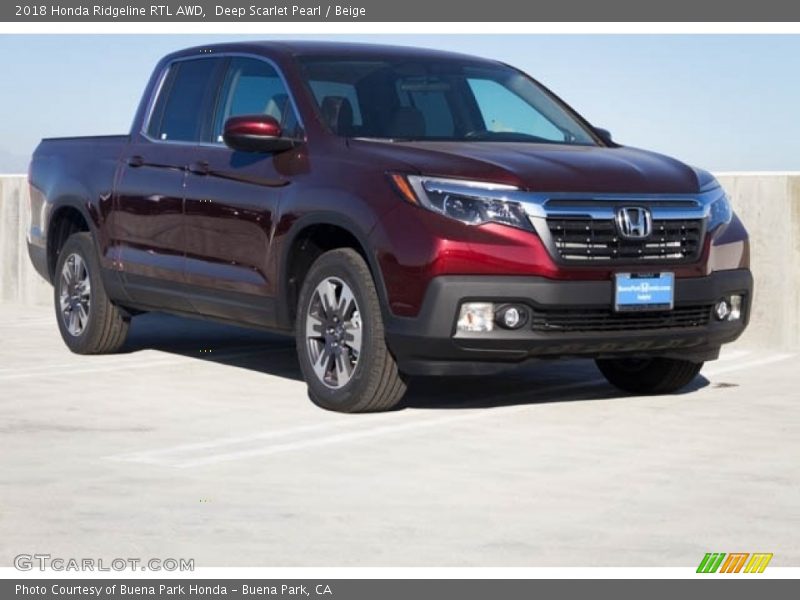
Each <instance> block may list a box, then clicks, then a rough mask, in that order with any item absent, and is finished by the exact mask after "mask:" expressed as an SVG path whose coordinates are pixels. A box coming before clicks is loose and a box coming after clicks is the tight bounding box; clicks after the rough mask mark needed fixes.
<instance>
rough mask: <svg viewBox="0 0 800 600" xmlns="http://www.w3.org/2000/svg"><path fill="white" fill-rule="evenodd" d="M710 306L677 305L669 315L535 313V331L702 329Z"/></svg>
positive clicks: (578, 311)
mask: <svg viewBox="0 0 800 600" xmlns="http://www.w3.org/2000/svg"><path fill="white" fill-rule="evenodd" d="M711 308H712V305H710V304H706V305H701V306H677V307H675V308H674V309H673V310H671V311H668V312H622V313H618V312H614V311H612V310H610V309H605V308H603V309H584V308H580V309H566V310H565V309H557V310H539V309H537V310H534V311H533V317H532V319H531V322H532V327H533V330H534V331H562V332H563V331H627V330H631V329H673V328H678V327H703V326H704V325H708V322H709V320H710V318H711Z"/></svg>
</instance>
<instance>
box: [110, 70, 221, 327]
mask: <svg viewBox="0 0 800 600" xmlns="http://www.w3.org/2000/svg"><path fill="white" fill-rule="evenodd" d="M223 63H224V61H223V60H222V59H219V58H199V59H191V60H179V61H176V62H174V63H172V65H170V66H169V68H168V70H167V72H166V74H165V75H164V78H163V80H162V83H161V85H160V86H159V92H158V93H157V94H158V95H157V97H156V98H155V101H154V103H153V105H152V110H151V111H150V115H149V119H148V120H147V123H146V124H145V126H144V128H143V131H142V132H141V134H139V135H134V136H133V137H132V141H131V144H130V145H129V147H128V148H127V151H126V152H125V154H124V155H123V158H122V160H123V165H122V171H121V175H120V177H119V179H118V182H117V186H116V189H115V199H114V203H113V215H112V226H111V231H112V235H113V236H114V238H115V241H114V243H115V244H116V245H117V248H118V250H117V258H118V267H119V268H121V270H122V272H123V282H124V284H125V288H126V290H127V292H128V295H129V296H130V297H131V299H132V300H134V301H135V302H136V303H139V304H144V305H147V306H153V307H160V308H171V309H174V310H184V311H191V310H193V306H192V305H191V303H190V302H189V301H188V300H187V297H186V292H185V280H184V262H185V247H186V227H185V221H184V218H185V211H184V199H185V198H184V196H185V185H186V176H187V172H188V167H189V165H191V164H192V163H193V162H194V161H196V160H197V157H196V154H197V151H198V143H199V142H200V140H201V139H202V137H203V136H204V135H205V134H206V131H207V130H208V128H209V127H210V122H211V119H210V114H211V112H212V110H213V106H212V105H213V102H214V93H213V91H214V86H215V84H216V78H217V77H218V76H219V74H220V69H221V67H222V65H223Z"/></svg>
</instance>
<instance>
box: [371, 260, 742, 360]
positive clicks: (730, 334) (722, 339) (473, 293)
mask: <svg viewBox="0 0 800 600" xmlns="http://www.w3.org/2000/svg"><path fill="white" fill-rule="evenodd" d="M752 291H753V278H752V275H751V274H750V271H749V270H747V269H736V270H728V271H717V272H715V273H712V274H711V275H709V276H706V277H690V278H681V279H676V281H675V309H676V310H678V309H680V308H681V307H688V306H704V305H708V306H709V311H710V310H711V309H710V306H711V305H713V304H714V303H715V302H717V301H718V300H719V299H720V298H722V297H724V296H727V295H730V294H741V295H742V296H743V297H744V298H743V306H742V317H741V319H740V320H738V321H730V322H729V321H723V322H720V321H717V320H716V319H714V318H713V316H710V318H708V319H707V322H704V323H703V324H702V325H694V326H668V327H663V328H662V327H659V328H650V329H613V328H612V329H607V330H604V331H581V330H570V331H537V330H534V329H533V328H532V327H531V326H530V324H528V325H526V326H525V327H523V328H521V329H518V330H506V329H500V328H495V329H494V331H491V332H488V333H479V334H475V333H470V334H464V333H456V318H457V315H458V310H459V307H460V305H461V303H462V302H466V301H472V302H479V301H486V302H495V303H507V302H514V303H520V304H525V305H526V306H528V307H530V308H531V309H532V310H537V311H544V312H546V311H548V310H564V309H583V310H587V311H591V310H598V309H601V310H602V309H608V310H609V311H610V310H611V307H612V303H613V282H612V281H610V280H607V281H560V280H553V279H546V278H543V277H514V276H473V275H468V276H464V275H459V276H442V277H437V278H434V279H433V280H432V282H431V284H430V285H429V287H428V290H427V292H426V294H425V299H424V302H423V304H422V308H421V310H420V312H419V314H418V316H417V317H415V318H406V317H389V318H388V319H387V322H386V334H387V339H388V342H389V347H390V348H391V350H392V352H393V354H394V355H395V357H396V359H397V361H398V364H399V366H400V369H401V370H402V371H403V372H405V373H408V374H420V375H423V374H424V375H439V374H455V373H473V374H478V373H486V372H493V371H498V370H502V369H503V368H505V367H506V366H507V365H508V364H509V363H512V364H513V363H518V362H521V361H524V360H527V359H530V358H562V357H584V358H598V357H604V358H610V357H622V356H665V357H675V358H683V359H688V360H693V361H696V362H701V361H704V360H713V359H714V358H717V356H718V354H719V348H720V346H721V345H722V344H725V343H728V342H732V341H733V340H735V339H736V338H738V337H739V336H740V335H741V333H742V332H743V331H744V329H745V327H746V326H747V322H748V319H749V315H750V303H751V300H752V296H753V293H752Z"/></svg>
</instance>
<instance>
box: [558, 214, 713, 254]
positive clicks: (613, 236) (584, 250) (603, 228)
mask: <svg viewBox="0 0 800 600" xmlns="http://www.w3.org/2000/svg"><path fill="white" fill-rule="evenodd" d="M547 228H548V229H549V231H550V236H551V239H552V243H553V247H554V248H555V251H556V252H557V253H558V255H559V257H560V258H561V259H562V260H564V261H570V262H601V263H602V262H604V263H658V262H671V263H683V262H692V261H694V260H697V258H698V256H699V255H700V252H701V250H702V246H703V220H702V219H654V220H653V232H652V234H651V235H650V236H648V237H647V238H645V239H641V240H639V239H624V238H622V237H621V236H620V234H619V231H618V230H617V225H616V223H615V221H614V220H613V219H592V218H586V217H579V216H576V217H571V216H570V217H562V216H559V217H549V218H547Z"/></svg>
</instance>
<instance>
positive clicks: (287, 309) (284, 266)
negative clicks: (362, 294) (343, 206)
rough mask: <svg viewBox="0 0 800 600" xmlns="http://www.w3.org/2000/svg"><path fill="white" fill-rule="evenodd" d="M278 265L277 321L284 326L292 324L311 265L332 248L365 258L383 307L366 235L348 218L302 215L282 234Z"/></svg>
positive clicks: (375, 263)
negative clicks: (343, 249) (353, 251)
mask: <svg viewBox="0 0 800 600" xmlns="http://www.w3.org/2000/svg"><path fill="white" fill-rule="evenodd" d="M281 247H282V251H281V254H280V260H279V265H278V273H279V274H278V277H279V289H280V290H282V291H281V293H280V294H279V298H278V303H277V307H278V311H277V317H278V321H279V323H280V324H281V325H282V326H285V327H286V328H287V329H289V328H291V327H293V325H294V320H295V316H296V315H295V310H296V306H297V300H298V297H299V294H300V289H301V287H302V285H303V280H304V278H305V275H306V274H307V273H308V269H309V268H310V266H311V264H312V263H313V262H314V260H316V258H317V257H318V256H320V255H321V254H322V253H323V252H327V251H328V250H334V249H336V248H353V249H354V250H356V251H357V252H358V253H359V254H360V255H361V256H362V257H363V258H364V260H365V261H366V263H367V266H368V267H369V270H370V273H371V274H372V278H373V280H374V281H375V288H376V289H377V291H378V298H379V300H380V303H381V311H382V312H384V313H386V310H387V308H386V307H387V306H388V303H387V293H386V286H385V284H384V281H383V274H382V273H381V270H380V265H379V264H378V260H377V257H376V256H375V255H374V253H373V252H372V251H371V247H370V245H369V242H368V234H367V232H364V231H363V230H362V228H360V227H359V226H358V225H357V224H356V223H355V222H354V221H353V220H352V219H349V218H348V217H346V216H344V215H342V214H340V213H333V212H318V213H312V214H307V215H304V216H303V217H301V218H299V219H298V220H297V221H295V222H294V223H293V224H292V226H291V228H290V230H289V231H288V232H287V233H286V234H285V238H284V241H283V243H282V245H281Z"/></svg>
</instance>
